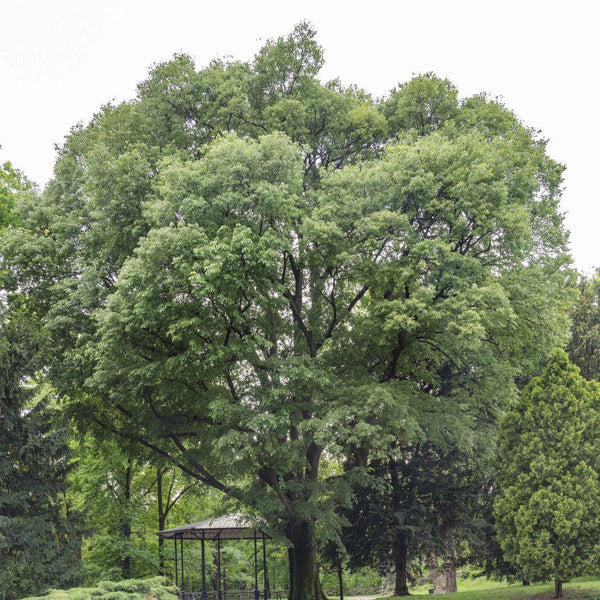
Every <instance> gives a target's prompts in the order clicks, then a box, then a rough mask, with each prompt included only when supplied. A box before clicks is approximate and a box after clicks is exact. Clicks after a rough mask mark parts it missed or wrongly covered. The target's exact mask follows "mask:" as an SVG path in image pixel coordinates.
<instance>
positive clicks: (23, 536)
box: [0, 315, 81, 599]
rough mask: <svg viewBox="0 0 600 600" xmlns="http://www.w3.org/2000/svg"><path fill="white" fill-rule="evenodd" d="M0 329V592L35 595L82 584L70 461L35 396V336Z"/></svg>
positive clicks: (13, 320)
mask: <svg viewBox="0 0 600 600" xmlns="http://www.w3.org/2000/svg"><path fill="white" fill-rule="evenodd" d="M2 321H3V322H2V323H1V324H0V589H1V590H3V591H4V592H5V594H6V598H8V599H12V598H20V597H22V596H25V595H31V594H39V593H42V592H44V591H45V590H46V589H47V588H48V587H51V586H52V587H56V586H69V585H73V584H76V583H78V582H79V579H80V567H81V562H80V548H81V547H80V541H81V540H80V536H79V535H78V532H77V527H78V518H77V515H76V514H73V512H72V511H71V510H70V507H69V504H68V503H67V502H66V500H65V490H66V475H67V471H68V468H69V456H68V448H67V443H66V432H65V430H64V429H62V428H60V427H59V426H57V423H56V416H55V411H54V410H53V409H52V408H51V407H50V406H49V405H48V402H47V400H46V399H45V398H43V397H36V396H35V395H34V392H35V386H34V385H33V384H32V382H31V380H30V379H29V378H30V377H31V376H32V374H33V370H34V366H35V346H36V342H35V334H34V333H32V332H31V331H29V330H28V326H27V324H24V323H22V322H19V319H18V317H16V316H14V315H12V316H11V317H8V316H7V315H2Z"/></svg>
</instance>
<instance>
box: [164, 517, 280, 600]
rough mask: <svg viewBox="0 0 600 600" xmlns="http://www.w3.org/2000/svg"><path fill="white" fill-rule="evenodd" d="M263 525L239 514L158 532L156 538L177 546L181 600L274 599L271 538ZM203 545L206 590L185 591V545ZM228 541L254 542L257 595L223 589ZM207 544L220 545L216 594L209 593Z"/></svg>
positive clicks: (176, 572)
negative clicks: (260, 568) (260, 567)
mask: <svg viewBox="0 0 600 600" xmlns="http://www.w3.org/2000/svg"><path fill="white" fill-rule="evenodd" d="M259 526H260V521H257V520H252V519H251V518H250V517H248V516H247V515H244V514H241V513H237V514H233V515H227V516H225V517H218V518H214V519H206V520H205V521H200V522H198V523H190V524H189V525H180V526H179V527H173V528H172V529H165V530H163V531H159V532H157V534H156V535H158V536H159V537H162V538H164V539H171V540H173V541H174V545H175V585H179V582H180V581H181V587H182V589H181V593H180V596H181V597H184V598H186V599H189V600H232V597H235V598H236V599H238V600H252V598H253V599H254V600H260V598H261V596H262V598H263V599H264V600H268V599H269V598H270V597H271V591H270V590H269V578H268V575H267V551H266V540H267V539H271V538H270V536H269V535H268V534H267V533H265V532H264V531H263V530H262V529H260V528H259ZM184 540H191V541H199V542H200V543H201V544H202V546H201V555H202V590H201V591H199V592H198V591H191V590H189V591H185V590H184V589H183V587H184V581H185V579H184V577H185V562H184V553H183V541H184ZM225 540H254V591H246V590H244V591H235V592H234V591H227V590H224V589H222V585H221V543H222V542H223V541H225ZM258 540H262V559H263V589H262V592H261V590H260V589H259V587H258ZM205 542H213V543H216V545H217V556H216V588H217V589H216V590H210V591H208V590H207V589H206V550H205Z"/></svg>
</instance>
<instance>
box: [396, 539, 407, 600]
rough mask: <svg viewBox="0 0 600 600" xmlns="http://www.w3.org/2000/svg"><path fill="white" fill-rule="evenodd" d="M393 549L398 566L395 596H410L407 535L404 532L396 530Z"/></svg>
mask: <svg viewBox="0 0 600 600" xmlns="http://www.w3.org/2000/svg"><path fill="white" fill-rule="evenodd" d="M392 551H393V553H394V567H395V568H396V582H395V585H394V596H408V595H409V592H408V581H407V572H406V562H407V556H408V548H407V544H406V536H405V535H404V534H403V533H401V532H396V534H395V535H394V541H393V542H392Z"/></svg>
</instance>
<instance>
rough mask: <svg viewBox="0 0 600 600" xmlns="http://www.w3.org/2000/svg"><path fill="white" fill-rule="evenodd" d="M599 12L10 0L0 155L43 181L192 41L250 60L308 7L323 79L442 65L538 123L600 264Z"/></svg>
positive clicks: (210, 53)
mask: <svg viewBox="0 0 600 600" xmlns="http://www.w3.org/2000/svg"><path fill="white" fill-rule="evenodd" d="M599 12H600V2H597V1H596V0H568V1H567V0H563V1H561V2H558V1H555V0H546V1H538V0H519V1H515V0H502V1H496V0H493V1H492V0H410V1H408V0H396V1H394V0H386V1H382V0H370V1H366V0H362V1H360V2H357V1H354V0H346V1H338V0H319V1H315V0H298V1H296V2H286V1H285V0H279V1H268V0H246V1H244V0H210V1H207V0H169V1H168V2H166V1H165V2H159V1H155V0H0V145H1V146H2V150H0V161H2V162H4V161H5V160H10V161H11V162H12V163H13V165H15V166H16V167H18V168H19V169H21V170H22V171H23V172H24V173H25V174H26V175H27V176H28V177H29V178H30V179H33V180H34V181H36V182H37V183H39V184H40V185H44V184H45V183H46V182H47V181H48V179H49V178H50V177H51V176H52V168H53V165H54V160H55V150H54V145H55V144H61V143H62V141H63V139H64V136H65V135H66V134H68V132H69V129H70V128H71V127H72V126H73V125H74V124H75V123H77V122H78V121H83V122H87V121H88V120H89V119H90V117H91V116H92V115H93V113H94V112H95V111H97V110H98V109H99V108H100V106H102V105H103V104H105V103H106V102H108V101H121V100H126V99H129V98H131V97H133V96H134V94H135V86H136V84H137V83H138V82H139V81H141V80H142V79H144V78H145V77H146V75H147V73H148V69H149V67H150V66H151V65H152V64H153V63H155V62H159V61H163V60H167V59H169V58H170V57H171V56H172V55H173V54H174V53H176V52H182V51H183V52H186V53H188V54H191V55H192V56H193V57H194V58H195V60H196V64H197V66H199V67H201V66H204V65H206V64H207V63H208V62H209V61H210V60H211V59H213V58H217V57H222V56H226V55H228V56H233V57H235V58H238V59H242V60H249V59H251V58H252V57H253V56H254V54H255V53H256V52H257V51H258V49H259V48H260V46H261V45H262V44H263V43H264V41H265V40H266V39H268V38H273V37H277V36H279V35H285V34H287V33H289V32H290V31H291V29H292V28H293V26H294V24H295V23H297V22H298V21H300V20H302V19H308V20H309V21H311V22H312V24H313V25H314V26H315V27H316V29H317V32H318V41H319V42H320V44H321V45H322V46H323V47H324V49H325V61H326V64H325V67H324V69H323V71H322V79H332V78H335V77H339V78H340V79H341V80H342V82H343V83H345V84H350V83H355V84H357V85H358V86H360V87H362V88H364V89H366V90H367V91H369V92H371V93H373V94H374V95H376V96H381V95H384V94H385V93H386V92H387V91H389V90H390V89H391V88H392V87H393V86H394V85H396V84H397V83H398V82H404V81H407V80H408V79H410V77H411V76H412V75H413V74H416V73H424V72H427V71H434V72H435V73H436V74H437V75H439V76H441V77H447V78H449V79H450V80H451V81H452V82H453V83H454V84H455V85H456V86H457V87H458V89H459V93H460V95H461V96H462V97H465V96H469V95H472V94H475V93H478V92H481V91H486V92H489V93H490V94H492V95H494V96H501V97H502V99H503V101H504V102H505V104H506V105H507V106H508V107H509V108H511V109H512V110H514V111H515V113H516V114H517V115H518V116H519V117H520V118H521V119H522V120H523V122H525V123H526V124H527V125H530V126H533V127H535V128H537V129H540V130H541V131H542V133H543V136H544V137H546V138H548V139H549V140H550V144H549V152H550V155H551V156H552V157H553V158H555V159H556V160H559V161H560V162H562V163H564V164H565V165H566V166H567V172H566V175H565V190H564V194H563V202H562V210H563V212H564V213H565V215H566V224H567V228H568V229H569V230H570V231H571V247H572V252H573V257H574V259H575V265H576V266H577V268H578V269H580V270H582V271H585V272H588V273H589V272H591V269H592V267H595V266H600V241H599V240H600V230H599V229H600V192H599V190H600V185H599V184H598V181H597V179H596V177H598V176H599V174H600V173H599V171H600V169H599V165H598V159H599V156H598V150H597V148H598V140H600V125H599V120H600V119H599V117H598V115H597V114H596V113H599V112H600V106H599V102H598V98H599V91H600V77H599V72H598V71H599V69H598V60H599V57H600V34H599V32H598V24H599V19H598V16H599V15H598V13H599Z"/></svg>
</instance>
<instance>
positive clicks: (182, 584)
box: [179, 536, 185, 592]
mask: <svg viewBox="0 0 600 600" xmlns="http://www.w3.org/2000/svg"><path fill="white" fill-rule="evenodd" d="M179 543H180V544H181V591H182V592H183V588H184V587H185V571H184V570H183V536H182V537H181V539H180V540H179Z"/></svg>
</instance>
